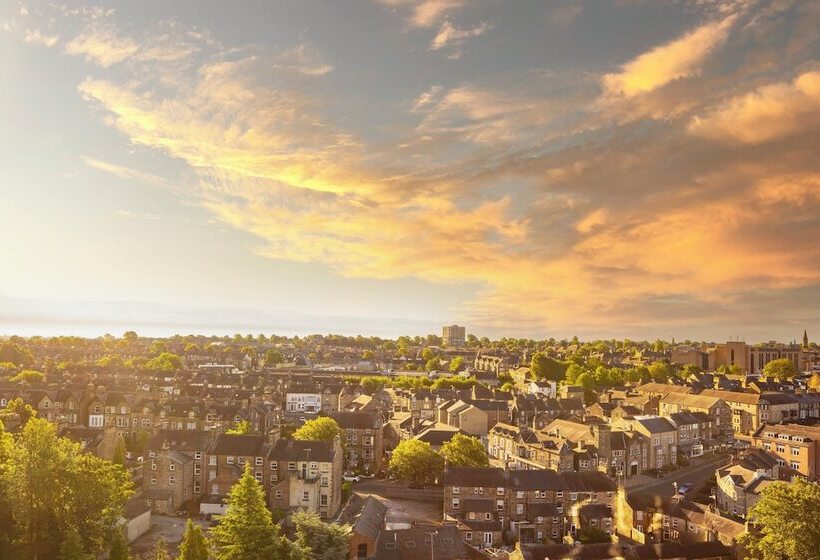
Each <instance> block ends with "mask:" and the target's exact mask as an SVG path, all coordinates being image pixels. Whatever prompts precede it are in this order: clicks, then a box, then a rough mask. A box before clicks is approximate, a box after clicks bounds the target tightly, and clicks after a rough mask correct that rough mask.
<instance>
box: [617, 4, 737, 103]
mask: <svg viewBox="0 0 820 560" xmlns="http://www.w3.org/2000/svg"><path fill="white" fill-rule="evenodd" d="M734 20H735V16H733V15H731V16H728V17H726V18H724V19H722V20H719V21H713V22H710V23H706V24H704V25H701V26H700V27H697V28H695V29H693V30H692V31H690V32H688V33H686V34H685V35H683V36H682V37H680V38H678V39H675V40H674V41H671V42H669V43H666V44H664V45H660V46H657V47H655V48H653V49H652V50H650V51H647V52H645V53H643V54H641V55H639V56H638V57H636V58H635V59H633V60H631V61H630V62H627V63H626V64H624V65H623V66H622V67H621V71H620V72H617V73H613V74H606V75H604V77H603V79H602V82H603V86H604V90H605V93H606V95H608V96H615V97H624V98H631V97H635V96H637V95H641V94H646V93H650V92H652V91H654V90H656V89H658V88H660V87H662V86H665V85H666V84H668V83H670V82H672V81H674V80H679V79H682V78H688V77H691V76H695V75H697V74H698V73H699V72H700V66H701V64H702V63H703V62H704V61H705V60H706V58H707V57H708V56H709V55H710V54H711V53H712V51H714V50H715V49H716V48H717V47H719V46H720V45H722V44H723V43H724V42H725V41H726V37H727V36H728V33H729V29H730V28H731V26H732V23H733V22H734Z"/></svg>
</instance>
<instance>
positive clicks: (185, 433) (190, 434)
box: [142, 430, 214, 513]
mask: <svg viewBox="0 0 820 560" xmlns="http://www.w3.org/2000/svg"><path fill="white" fill-rule="evenodd" d="M213 436H214V434H212V433H210V432H205V431H197V430H159V431H158V432H157V433H156V434H155V435H154V436H153V437H152V438H151V439H150V440H148V442H147V443H146V445H145V460H144V461H143V464H142V468H143V487H144V488H145V493H144V495H145V497H146V501H150V502H151V505H152V508H153V511H154V513H172V512H174V511H176V510H178V509H179V508H181V507H182V506H183V505H184V504H185V502H187V501H188V500H190V499H198V498H199V495H200V492H201V484H202V477H203V476H204V474H205V473H204V471H203V464H204V463H205V459H204V456H205V452H206V451H207V449H208V447H209V446H210V445H211V443H212V440H213Z"/></svg>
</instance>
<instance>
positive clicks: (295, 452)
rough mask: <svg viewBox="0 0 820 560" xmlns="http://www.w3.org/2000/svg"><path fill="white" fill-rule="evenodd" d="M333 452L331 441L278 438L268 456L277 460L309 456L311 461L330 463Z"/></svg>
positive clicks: (299, 458) (302, 458) (299, 459)
mask: <svg viewBox="0 0 820 560" xmlns="http://www.w3.org/2000/svg"><path fill="white" fill-rule="evenodd" d="M308 449H309V450H310V452H308ZM334 454H335V451H334V448H333V442H332V441H304V440H293V439H280V440H278V441H277V442H276V445H274V447H273V449H272V450H271V452H270V457H271V459H274V460H277V461H304V460H306V459H307V458H308V457H310V460H311V461H317V462H320V463H330V462H332V461H333V456H334Z"/></svg>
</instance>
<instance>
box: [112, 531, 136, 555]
mask: <svg viewBox="0 0 820 560" xmlns="http://www.w3.org/2000/svg"><path fill="white" fill-rule="evenodd" d="M108 560H131V552H130V551H129V550H128V541H127V540H126V538H125V535H124V534H123V532H122V530H121V529H114V530H113V534H112V537H111V548H110V549H109V551H108Z"/></svg>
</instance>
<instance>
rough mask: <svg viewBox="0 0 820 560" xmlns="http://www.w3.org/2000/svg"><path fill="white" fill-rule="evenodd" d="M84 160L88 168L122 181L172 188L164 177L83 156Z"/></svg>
mask: <svg viewBox="0 0 820 560" xmlns="http://www.w3.org/2000/svg"><path fill="white" fill-rule="evenodd" d="M82 159H83V162H84V163H85V164H86V165H87V166H88V167H90V168H92V169H96V170H97V171H103V172H105V173H110V174H111V175H116V176H117V177H120V178H121V179H128V180H129V181H137V182H139V183H143V184H146V185H153V186H155V187H168V186H170V182H169V181H168V180H167V179H164V178H163V177H160V176H158V175H154V174H152V173H146V172H144V171H139V170H137V169H132V168H130V167H124V166H122V165H117V164H115V163H110V162H107V161H103V160H100V159H96V158H93V157H89V156H83V158H82Z"/></svg>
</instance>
